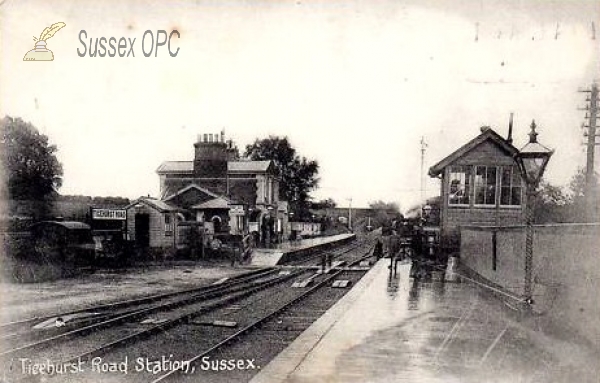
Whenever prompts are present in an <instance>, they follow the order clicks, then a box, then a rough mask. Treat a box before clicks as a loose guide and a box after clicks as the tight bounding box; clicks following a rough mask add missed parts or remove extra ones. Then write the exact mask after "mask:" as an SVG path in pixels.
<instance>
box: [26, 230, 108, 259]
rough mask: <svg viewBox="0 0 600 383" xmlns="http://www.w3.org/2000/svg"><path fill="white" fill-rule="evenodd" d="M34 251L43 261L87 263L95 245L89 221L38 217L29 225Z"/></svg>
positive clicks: (92, 256)
mask: <svg viewBox="0 0 600 383" xmlns="http://www.w3.org/2000/svg"><path fill="white" fill-rule="evenodd" d="M30 232H31V238H32V241H33V246H34V249H35V252H36V255H37V256H38V257H40V258H41V259H42V260H43V261H44V262H48V263H53V264H60V265H62V266H65V267H77V266H90V265H92V264H93V262H94V258H95V249H96V245H95V243H94V239H93V237H92V230H91V228H90V226H89V225H88V224H85V223H83V222H77V221H41V222H38V223H35V224H33V225H32V226H31V228H30Z"/></svg>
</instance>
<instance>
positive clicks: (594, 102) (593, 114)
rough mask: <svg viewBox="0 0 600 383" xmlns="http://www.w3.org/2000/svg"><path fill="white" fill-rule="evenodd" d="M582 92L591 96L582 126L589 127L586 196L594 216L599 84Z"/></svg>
mask: <svg viewBox="0 0 600 383" xmlns="http://www.w3.org/2000/svg"><path fill="white" fill-rule="evenodd" d="M580 92H582V93H589V94H590V95H589V97H588V98H586V101H587V102H589V104H588V105H586V107H585V108H584V109H583V110H585V111H586V116H585V118H586V120H587V121H586V122H587V125H586V124H585V123H584V124H583V125H582V127H583V128H584V129H587V130H586V131H585V132H584V133H583V136H584V137H587V142H586V144H585V145H586V146H587V156H586V163H585V198H586V207H587V209H586V211H587V212H588V214H590V215H591V216H592V217H593V216H594V214H595V203H596V195H595V194H596V193H595V192H596V190H595V189H596V185H595V183H596V179H595V178H596V177H595V172H594V165H595V164H594V162H595V151H596V146H597V145H600V143H598V142H596V137H598V136H599V135H598V134H597V133H596V120H597V117H598V84H596V83H593V84H592V87H591V89H586V90H581V91H580Z"/></svg>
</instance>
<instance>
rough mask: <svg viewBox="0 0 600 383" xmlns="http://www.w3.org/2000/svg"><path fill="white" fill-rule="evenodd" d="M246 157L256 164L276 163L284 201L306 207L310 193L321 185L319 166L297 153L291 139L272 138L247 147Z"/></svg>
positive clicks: (255, 142) (280, 192) (280, 191)
mask: <svg viewBox="0 0 600 383" xmlns="http://www.w3.org/2000/svg"><path fill="white" fill-rule="evenodd" d="M244 155H245V156H246V157H247V158H250V159H251V160H254V161H264V160H271V161H273V163H274V164H275V167H276V169H277V173H278V176H279V177H280V183H279V196H280V198H282V199H284V200H286V201H289V202H291V203H292V204H296V205H297V206H300V207H302V208H304V209H305V208H306V202H307V201H308V200H309V199H310V196H309V193H310V191H311V190H313V189H315V188H316V187H317V185H318V183H319V178H318V177H317V175H318V173H319V164H318V163H317V161H315V160H308V159H306V157H301V156H299V155H298V154H296V149H295V148H294V147H292V145H291V144H290V142H289V141H288V139H287V137H278V136H269V137H268V138H264V139H261V140H259V139H257V140H256V141H254V143H253V144H251V145H247V146H246V152H245V153H244Z"/></svg>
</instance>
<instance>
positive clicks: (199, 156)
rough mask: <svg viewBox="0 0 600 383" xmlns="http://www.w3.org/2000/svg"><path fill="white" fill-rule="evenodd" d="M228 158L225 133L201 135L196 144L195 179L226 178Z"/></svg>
mask: <svg viewBox="0 0 600 383" xmlns="http://www.w3.org/2000/svg"><path fill="white" fill-rule="evenodd" d="M228 157H229V153H228V150H227V143H226V142H225V137H224V133H221V134H218V133H215V134H213V133H205V134H199V135H198V141H197V142H196V143H195V144H194V177H196V178H225V176H226V175H227V160H228Z"/></svg>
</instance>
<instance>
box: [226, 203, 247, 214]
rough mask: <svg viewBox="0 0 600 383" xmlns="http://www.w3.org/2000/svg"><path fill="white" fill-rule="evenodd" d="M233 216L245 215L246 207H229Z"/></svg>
mask: <svg viewBox="0 0 600 383" xmlns="http://www.w3.org/2000/svg"><path fill="white" fill-rule="evenodd" d="M229 213H230V214H231V215H244V205H229Z"/></svg>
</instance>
